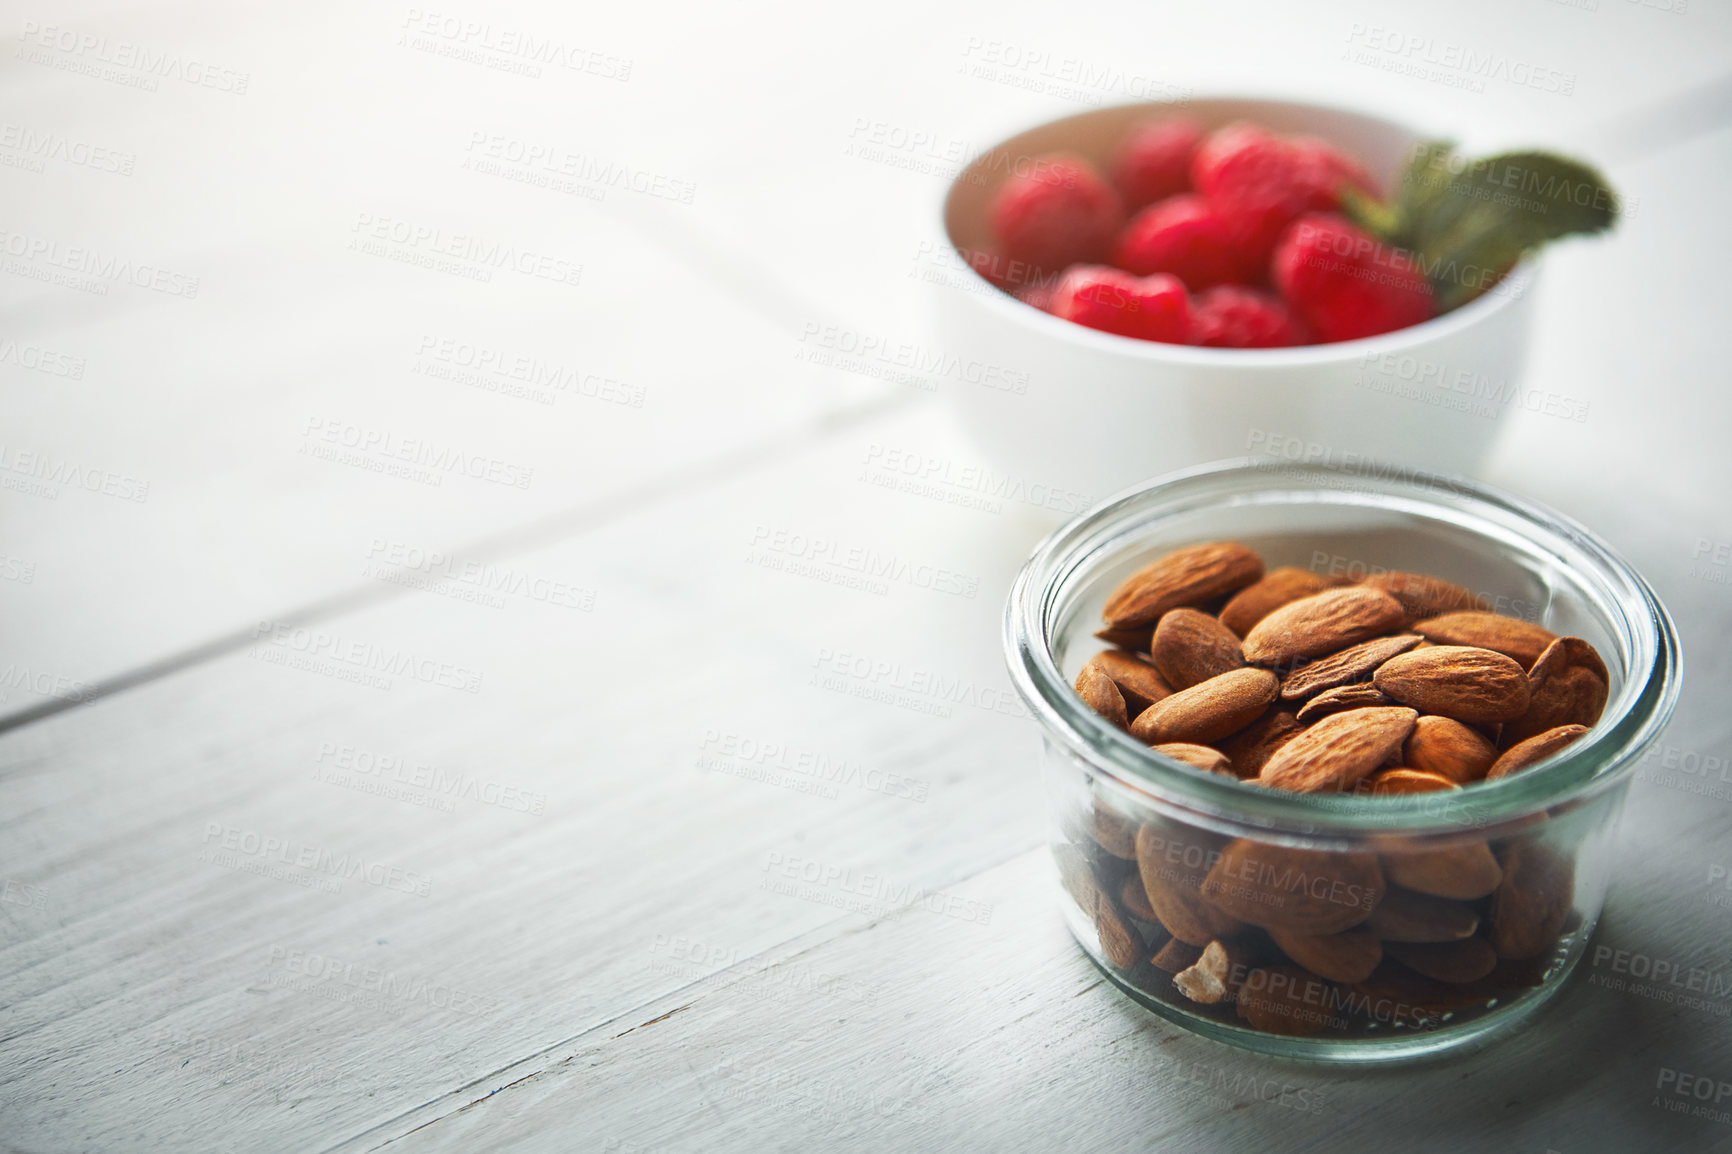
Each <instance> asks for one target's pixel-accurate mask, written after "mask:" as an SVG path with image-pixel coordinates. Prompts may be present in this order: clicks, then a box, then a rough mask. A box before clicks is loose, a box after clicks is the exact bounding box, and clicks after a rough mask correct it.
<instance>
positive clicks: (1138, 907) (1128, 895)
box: [1119, 873, 1161, 922]
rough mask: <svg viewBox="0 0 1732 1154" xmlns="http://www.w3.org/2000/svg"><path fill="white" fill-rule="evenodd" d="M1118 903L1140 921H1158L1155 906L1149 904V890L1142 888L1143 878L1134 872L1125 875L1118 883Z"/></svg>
mask: <svg viewBox="0 0 1732 1154" xmlns="http://www.w3.org/2000/svg"><path fill="white" fill-rule="evenodd" d="M1119 904H1120V905H1122V906H1123V907H1124V908H1125V912H1127V913H1129V914H1130V915H1131V916H1132V917H1133V918H1136V919H1137V920H1138V921H1141V922H1159V921H1160V920H1161V919H1160V918H1158V917H1156V916H1155V907H1154V906H1151V905H1150V904H1149V891H1147V890H1145V889H1144V888H1143V879H1142V878H1141V877H1140V876H1139V875H1137V874H1134V873H1128V874H1126V875H1125V877H1124V880H1123V881H1121V882H1120V883H1119Z"/></svg>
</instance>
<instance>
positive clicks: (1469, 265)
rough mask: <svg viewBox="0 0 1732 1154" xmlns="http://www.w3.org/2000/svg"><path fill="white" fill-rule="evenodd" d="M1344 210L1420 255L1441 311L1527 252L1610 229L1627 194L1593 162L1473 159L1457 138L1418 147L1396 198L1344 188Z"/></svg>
mask: <svg viewBox="0 0 1732 1154" xmlns="http://www.w3.org/2000/svg"><path fill="white" fill-rule="evenodd" d="M1341 207H1342V211H1343V212H1344V213H1345V214H1346V215H1347V217H1348V219H1350V220H1352V221H1353V222H1354V223H1355V224H1357V225H1358V226H1359V227H1360V228H1363V229H1364V230H1365V231H1367V232H1369V233H1370V234H1371V235H1373V236H1375V237H1376V238H1377V239H1378V240H1380V241H1382V242H1383V243H1384V244H1388V245H1392V246H1394V247H1396V248H1403V249H1406V250H1408V251H1409V252H1411V253H1413V254H1414V256H1415V260H1416V263H1417V265H1418V267H1419V269H1420V271H1421V272H1423V273H1424V274H1425V276H1426V278H1427V279H1428V280H1429V281H1430V282H1431V287H1432V293H1433V295H1434V297H1435V298H1436V300H1437V307H1438V311H1439V312H1448V311H1449V310H1451V309H1454V308H1459V307H1460V306H1462V305H1464V304H1466V303H1467V302H1468V301H1470V300H1472V299H1473V298H1475V297H1477V296H1479V295H1480V294H1481V293H1483V292H1485V291H1486V290H1487V289H1489V288H1490V287H1491V286H1492V285H1494V284H1496V283H1497V282H1498V280H1500V279H1501V278H1502V277H1503V275H1504V274H1505V273H1507V272H1508V271H1509V270H1510V269H1511V268H1512V267H1514V265H1515V263H1516V262H1517V261H1519V260H1520V259H1521V258H1522V257H1523V256H1524V255H1525V254H1526V253H1528V252H1529V251H1531V250H1533V249H1535V248H1537V247H1539V246H1540V245H1542V244H1544V243H1546V242H1547V241H1551V240H1556V239H1557V238H1559V237H1563V236H1569V235H1571V234H1573V233H1596V232H1603V231H1605V230H1606V229H1608V228H1610V227H1611V226H1612V224H1613V222H1614V221H1616V220H1617V216H1618V196H1617V193H1615V192H1613V191H1612V188H1611V186H1610V185H1608V184H1607V183H1606V180H1605V178H1604V177H1602V176H1601V175H1600V174H1599V173H1598V172H1596V171H1595V170H1594V169H1593V168H1591V167H1589V166H1588V165H1586V164H1583V163H1581V162H1580V161H1575V160H1569V159H1567V158H1565V157H1561V156H1554V155H1552V154H1550V153H1545V152H1506V153H1502V154H1500V155H1497V156H1489V157H1485V158H1483V159H1480V160H1474V161H1469V160H1465V159H1463V158H1462V157H1459V156H1457V155H1456V152H1455V145H1454V144H1453V143H1451V142H1450V141H1447V140H1433V141H1427V142H1425V143H1423V144H1420V145H1418V146H1417V147H1415V148H1414V150H1413V154H1412V156H1410V157H1409V158H1408V162H1407V165H1406V166H1405V167H1404V168H1403V170H1402V173H1401V175H1400V177H1398V178H1397V180H1396V184H1395V188H1394V190H1393V195H1392V196H1391V198H1390V200H1389V201H1387V202H1383V201H1378V200H1376V199H1374V198H1372V197H1369V196H1366V195H1364V194H1363V193H1361V192H1359V191H1358V190H1357V189H1353V188H1344V189H1342V191H1341Z"/></svg>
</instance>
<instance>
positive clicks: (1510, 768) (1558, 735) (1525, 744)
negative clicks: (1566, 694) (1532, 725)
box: [1485, 725, 1588, 781]
mask: <svg viewBox="0 0 1732 1154" xmlns="http://www.w3.org/2000/svg"><path fill="white" fill-rule="evenodd" d="M1587 731H1588V728H1587V726H1585V725H1560V726H1558V727H1557V728H1556V729H1548V730H1546V731H1545V732H1544V733H1540V734H1536V735H1534V736H1533V737H1530V738H1528V739H1527V740H1526V741H1521V742H1517V743H1516V744H1515V745H1512V746H1510V747H1509V749H1507V750H1505V751H1504V755H1503V756H1502V757H1500V758H1498V759H1497V760H1496V761H1494V762H1493V763H1492V766H1491V768H1490V769H1488V770H1486V774H1485V779H1486V780H1487V781H1497V780H1498V779H1499V778H1504V777H1508V776H1509V775H1510V774H1512V773H1518V772H1520V771H1521V770H1524V769H1526V768H1528V766H1530V765H1533V764H1534V763H1535V762H1540V761H1544V760H1545V759H1546V758H1548V757H1550V756H1551V755H1552V754H1554V753H1556V752H1557V751H1558V750H1560V749H1562V748H1564V747H1565V746H1567V745H1569V744H1570V743H1571V742H1573V741H1575V740H1576V738H1578V737H1580V736H1581V735H1582V734H1584V733H1586V732H1587Z"/></svg>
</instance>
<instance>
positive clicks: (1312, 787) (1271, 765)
mask: <svg viewBox="0 0 1732 1154" xmlns="http://www.w3.org/2000/svg"><path fill="white" fill-rule="evenodd" d="M1418 716H1419V715H1418V714H1417V713H1415V712H1414V711H1413V710H1411V709H1403V708H1400V707H1386V708H1378V707H1372V708H1369V709H1350V710H1348V711H1347V712H1345V713H1336V714H1332V715H1330V716H1328V717H1325V718H1324V719H1323V720H1322V721H1319V722H1318V723H1317V724H1316V725H1313V726H1312V727H1311V728H1310V729H1307V730H1304V731H1303V732H1301V733H1300V734H1299V735H1298V736H1296V737H1294V738H1293V739H1292V740H1291V741H1289V742H1287V743H1286V744H1285V745H1283V746H1282V747H1281V748H1280V749H1277V750H1276V751H1275V752H1274V754H1272V755H1271V756H1270V758H1269V760H1268V762H1267V763H1265V764H1264V766H1263V771H1262V772H1261V773H1260V774H1258V775H1257V780H1258V781H1259V782H1260V783H1261V784H1263V785H1267V786H1273V787H1274V788H1276V789H1290V790H1294V791H1296V792H1299V793H1316V792H1318V791H1320V790H1342V789H1350V788H1352V787H1353V786H1354V785H1356V784H1357V783H1358V782H1359V780H1360V779H1361V778H1363V777H1366V776H1368V775H1369V774H1371V773H1372V771H1374V770H1376V769H1377V767H1378V766H1380V765H1382V764H1383V761H1384V759H1385V758H1387V757H1389V755H1390V754H1391V753H1392V752H1396V751H1399V750H1400V749H1401V746H1402V743H1403V742H1405V741H1406V740H1407V735H1408V734H1409V733H1411V732H1412V730H1413V723H1414V721H1415V720H1416V719H1417V718H1418Z"/></svg>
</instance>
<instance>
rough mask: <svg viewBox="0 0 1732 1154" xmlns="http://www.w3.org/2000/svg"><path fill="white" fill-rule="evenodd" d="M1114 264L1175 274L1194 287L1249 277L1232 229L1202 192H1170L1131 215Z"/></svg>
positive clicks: (1115, 251) (1144, 271)
mask: <svg viewBox="0 0 1732 1154" xmlns="http://www.w3.org/2000/svg"><path fill="white" fill-rule="evenodd" d="M1113 263H1114V264H1115V265H1117V266H1118V267H1119V268H1122V269H1124V270H1125V271H1126V272H1134V273H1136V274H1137V275H1138V276H1148V275H1150V274H1151V273H1157V272H1167V273H1172V274H1173V275H1174V276H1176V277H1178V278H1179V279H1180V280H1182V281H1184V282H1185V287H1186V288H1188V289H1190V290H1191V291H1192V292H1196V291H1198V290H1200V289H1206V288H1208V287H1209V286H1210V285H1218V284H1231V283H1234V282H1238V281H1244V280H1247V279H1251V275H1252V273H1251V270H1248V269H1246V267H1245V262H1244V261H1243V259H1241V257H1240V255H1239V249H1238V246H1237V245H1236V244H1235V242H1234V239H1233V232H1232V230H1231V229H1230V228H1229V227H1228V226H1227V222H1226V221H1225V220H1223V219H1222V218H1221V215H1220V214H1219V213H1217V212H1216V211H1215V210H1214V208H1213V207H1211V206H1210V204H1209V202H1208V201H1206V200H1204V199H1203V198H1202V197H1200V196H1170V197H1168V198H1167V199H1166V200H1163V201H1161V202H1160V203H1159V204H1153V205H1150V206H1149V207H1148V208H1145V209H1143V211H1141V212H1139V213H1137V215H1136V216H1134V217H1132V218H1131V223H1129V224H1127V225H1126V226H1125V230H1124V231H1123V232H1121V233H1120V234H1119V239H1118V243H1117V244H1115V245H1114V246H1113Z"/></svg>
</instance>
